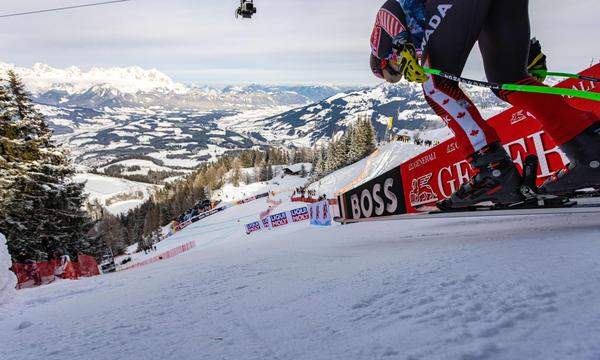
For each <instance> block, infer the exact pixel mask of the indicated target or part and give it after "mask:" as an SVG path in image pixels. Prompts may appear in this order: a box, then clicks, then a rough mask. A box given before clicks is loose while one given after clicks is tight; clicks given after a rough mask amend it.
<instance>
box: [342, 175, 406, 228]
mask: <svg viewBox="0 0 600 360" xmlns="http://www.w3.org/2000/svg"><path fill="white" fill-rule="evenodd" d="M338 202H339V204H340V205H339V206H340V214H341V216H342V217H343V218H345V219H353V220H358V219H366V218H371V217H381V216H389V215H398V214H405V213H406V202H405V200H404V188H403V186H402V176H401V174H400V168H399V167H396V168H394V169H392V170H390V171H388V172H386V173H384V174H382V175H380V176H378V177H376V178H375V179H372V180H370V181H368V182H366V183H364V184H362V185H360V186H358V187H356V188H354V189H352V190H350V191H348V192H346V193H344V194H342V195H340V197H339V199H338Z"/></svg>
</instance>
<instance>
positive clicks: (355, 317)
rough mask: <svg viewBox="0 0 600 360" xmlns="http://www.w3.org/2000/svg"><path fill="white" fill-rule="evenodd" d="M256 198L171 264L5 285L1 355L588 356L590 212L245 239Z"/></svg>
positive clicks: (593, 333) (591, 329)
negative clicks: (9, 294) (13, 289)
mask: <svg viewBox="0 0 600 360" xmlns="http://www.w3.org/2000/svg"><path fill="white" fill-rule="evenodd" d="M356 173H360V167H359V166H358V165H357V166H356V169H355V174H356ZM339 178H340V179H341V177H339ZM350 178H352V176H350V175H348V177H347V179H350ZM302 182H303V179H299V178H293V177H288V178H286V179H284V181H282V182H280V183H279V185H275V184H272V183H271V184H269V185H265V186H268V187H270V189H271V190H272V191H283V190H284V189H283V188H285V187H292V188H293V187H295V186H298V185H297V184H301V183H302ZM341 182H342V181H341V180H340V183H341ZM254 190H255V191H259V190H264V189H258V188H257V189H254ZM237 191H242V189H241V188H240V189H237ZM278 196H279V198H280V199H283V200H286V201H285V202H284V203H283V204H282V205H281V207H279V208H278V209H281V210H285V209H290V208H294V207H296V206H297V204H292V203H290V202H289V201H287V199H289V194H287V195H286V194H285V193H281V194H280V195H278ZM266 207H267V203H266V201H265V200H257V201H254V202H251V203H248V204H245V205H241V206H235V207H232V208H229V209H227V210H226V211H224V212H222V213H219V214H216V215H214V216H212V217H209V218H207V219H205V220H202V221H200V222H198V223H195V224H193V225H191V226H190V227H188V228H186V229H185V230H184V231H182V232H180V233H178V234H176V235H175V236H173V237H171V238H169V240H167V242H168V244H169V246H175V245H177V244H183V243H186V242H189V241H196V242H197V247H196V248H194V249H193V250H191V251H190V252H187V253H184V254H182V255H180V256H178V257H176V258H172V259H169V260H165V261H162V262H158V263H155V264H151V265H148V266H145V267H142V268H138V269H133V270H128V271H123V272H119V273H115V274H110V275H106V276H101V277H96V278H90V279H83V280H80V281H60V282H56V283H54V284H51V285H48V286H45V287H40V288H35V289H26V290H22V291H19V292H18V293H17V297H16V299H15V300H14V301H13V302H11V303H9V304H8V305H6V306H4V307H2V308H0V339H2V347H0V358H1V359H3V360H13V359H14V360H17V359H18V360H23V359H27V360H28V359H42V358H43V359H73V358H80V359H93V360H96V359H99V360H103V359H107V360H108V359H111V360H112V359H115V358H119V359H140V360H142V359H144V360H146V359H156V360H162V359H184V360H185V359H194V360H195V359H211V360H212V359H233V360H241V359H243V360H270V359H273V360H276V359H279V360H283V359H285V360H287V359H302V360H321V359H323V360H332V359H340V360H341V359H344V360H347V359H353V360H354V359H357V360H359V359H364V360H373V359H511V360H512V359H540V360H542V359H543V360H546V359H597V358H600V342H598V339H599V338H600V326H598V324H599V323H600V305H598V304H599V303H598V299H599V298H600V272H599V270H600V242H599V240H600V221H599V219H598V217H597V215H595V216H592V215H577V216H571V215H559V216H557V215H540V216H537V215H536V216H527V217H518V216H513V217H510V216H509V217H503V218H497V219H493V220H490V219H489V218H477V217H475V218H470V219H431V220H429V219H425V220H407V221H401V222H393V221H390V222H378V223H364V224H354V225H346V226H333V227H331V228H311V227H310V226H309V225H308V224H306V223H304V224H296V225H291V226H289V227H287V228H282V229H280V230H273V231H263V232H257V233H253V234H251V235H249V236H248V235H246V234H245V232H244V228H243V225H244V224H245V223H247V222H251V221H253V220H255V219H256V214H257V213H258V212H260V211H263V210H265V209H266ZM161 246H166V245H161Z"/></svg>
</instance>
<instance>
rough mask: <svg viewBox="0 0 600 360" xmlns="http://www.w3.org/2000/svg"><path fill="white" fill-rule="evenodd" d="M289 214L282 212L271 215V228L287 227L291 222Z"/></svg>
mask: <svg viewBox="0 0 600 360" xmlns="http://www.w3.org/2000/svg"><path fill="white" fill-rule="evenodd" d="M288 215H289V212H287V211H286V212H282V213H279V214H275V215H271V216H270V217H269V218H270V219H271V228H273V229H276V228H278V227H282V226H285V225H288V224H289V223H290V222H291V216H288Z"/></svg>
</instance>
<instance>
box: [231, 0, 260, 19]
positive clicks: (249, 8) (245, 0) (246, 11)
mask: <svg viewBox="0 0 600 360" xmlns="http://www.w3.org/2000/svg"><path fill="white" fill-rule="evenodd" d="M254 14H256V6H254V0H240V7H238V8H237V10H236V11H235V17H240V16H241V17H242V18H243V19H250V18H252V15H254Z"/></svg>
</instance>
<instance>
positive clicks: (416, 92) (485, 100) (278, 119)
mask: <svg viewBox="0 0 600 360" xmlns="http://www.w3.org/2000/svg"><path fill="white" fill-rule="evenodd" d="M467 91H468V92H469V94H470V95H471V97H472V99H473V100H474V101H475V103H476V104H478V105H479V106H480V108H481V109H483V110H484V116H491V115H492V114H495V113H498V112H500V111H501V110H503V109H505V108H506V107H505V105H503V104H502V103H501V102H500V100H498V99H497V98H496V97H495V96H494V95H493V94H492V93H491V92H489V91H488V90H485V89H484V90H482V89H477V88H467ZM363 114H367V115H369V116H370V117H371V119H372V121H373V125H374V126H375V129H376V130H377V133H378V135H379V136H380V137H381V136H383V134H384V133H385V131H386V127H387V124H388V120H389V118H390V117H394V119H395V122H394V129H393V131H394V132H395V133H400V132H402V131H408V132H411V131H413V132H414V131H415V130H419V131H430V130H437V129H440V128H443V127H444V124H443V123H442V121H440V119H439V117H438V116H437V115H435V114H434V113H433V111H432V110H431V109H430V107H429V105H428V104H427V103H426V102H425V99H424V97H423V95H422V90H421V87H420V86H419V85H415V84H406V83H401V84H397V85H392V84H387V83H384V84H381V85H379V86H376V87H373V88H367V89H362V90H358V91H350V92H345V93H339V94H336V95H334V96H332V97H330V98H327V99H325V100H323V101H320V102H317V103H314V104H310V105H307V106H303V107H299V108H296V109H293V110H290V111H287V112H285V113H282V114H278V115H275V116H273V117H270V118H266V119H263V120H260V121H256V122H254V123H248V122H242V121H240V122H237V123H232V124H227V126H228V128H229V129H230V130H235V131H239V132H242V133H243V132H248V131H257V130H258V129H260V132H261V135H262V136H263V137H265V138H266V139H268V140H270V141H272V142H275V143H286V144H290V143H293V144H296V145H301V146H312V145H314V144H315V143H318V142H319V141H323V140H328V139H330V138H332V137H334V136H335V135H336V134H337V133H339V132H341V131H344V130H345V129H346V128H347V127H348V125H349V124H350V123H352V122H353V121H355V120H356V118H357V117H358V116H359V115H363ZM441 133H444V134H445V133H446V132H445V131H442V132H441Z"/></svg>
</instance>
